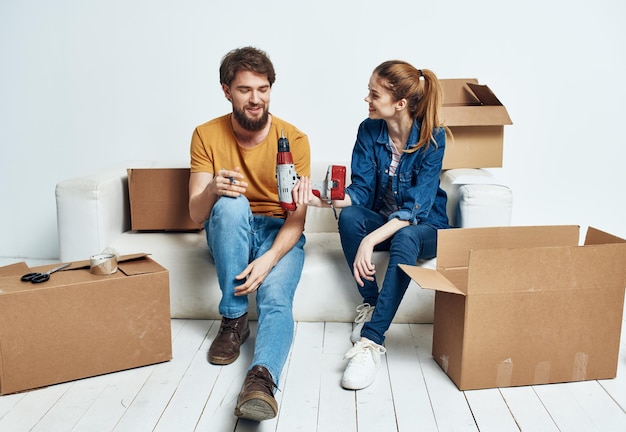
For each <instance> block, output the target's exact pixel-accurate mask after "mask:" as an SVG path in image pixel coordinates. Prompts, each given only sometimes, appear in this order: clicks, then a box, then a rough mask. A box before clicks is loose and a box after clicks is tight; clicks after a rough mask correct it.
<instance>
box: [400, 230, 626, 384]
mask: <svg viewBox="0 0 626 432" xmlns="http://www.w3.org/2000/svg"><path fill="white" fill-rule="evenodd" d="M579 238H580V237H579V228H578V227H577V226H546V227H502V228H468V229H449V230H440V231H439V241H438V256H437V269H436V270H432V269H430V270H429V269H424V268H419V267H414V266H402V269H403V270H404V271H405V272H406V273H407V274H408V275H409V276H410V277H411V278H412V279H413V280H415V281H416V282H417V284H418V285H419V286H421V287H422V288H427V289H434V290H436V291H437V292H436V294H435V317H434V326H433V348H432V352H433V358H434V359H435V361H436V362H437V363H439V365H440V366H441V368H442V369H443V370H444V371H445V372H446V373H447V374H448V376H449V377H450V378H451V379H452V381H454V383H455V384H456V385H457V387H458V388H459V389H460V390H470V389H481V388H493V387H510V386H521V385H533V384H546V383H558V382H568V381H583V380H591V379H606V378H614V377H615V376H616V373H617V361H618V354H619V345H620V332H621V324H622V314H623V306H624V287H625V286H626V241H625V240H623V239H621V238H618V237H615V236H612V235H610V234H607V233H604V232H602V231H599V230H596V229H594V228H589V229H588V231H587V236H586V240H585V244H584V245H583V246H578V241H579Z"/></svg>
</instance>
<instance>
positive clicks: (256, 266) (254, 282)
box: [235, 251, 274, 296]
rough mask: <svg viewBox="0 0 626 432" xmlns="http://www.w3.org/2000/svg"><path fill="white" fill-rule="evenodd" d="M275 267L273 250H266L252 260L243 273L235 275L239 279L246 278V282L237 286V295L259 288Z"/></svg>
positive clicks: (246, 293)
mask: <svg viewBox="0 0 626 432" xmlns="http://www.w3.org/2000/svg"><path fill="white" fill-rule="evenodd" d="M273 267H274V258H273V257H272V253H271V251H267V252H265V253H264V254H263V255H261V256H260V257H258V258H257V259H255V260H254V261H252V262H251V263H250V264H248V266H247V267H246V268H245V269H244V270H243V271H242V272H241V273H239V274H238V275H237V276H235V279H237V280H245V282H244V283H242V284H241V285H239V286H237V287H235V295H236V296H244V295H248V294H250V293H253V292H254V291H256V290H258V289H259V287H260V286H261V284H262V283H263V281H264V280H265V278H266V277H267V275H268V274H269V273H270V270H272V268H273Z"/></svg>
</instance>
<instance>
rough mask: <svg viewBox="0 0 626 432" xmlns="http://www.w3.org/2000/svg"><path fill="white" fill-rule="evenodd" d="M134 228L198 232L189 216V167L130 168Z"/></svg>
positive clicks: (131, 212) (132, 222) (139, 229)
mask: <svg viewBox="0 0 626 432" xmlns="http://www.w3.org/2000/svg"><path fill="white" fill-rule="evenodd" d="M127 171H128V196H129V200H130V221H131V229H133V230H136V231H197V230H200V229H202V225H198V224H196V223H195V222H194V221H192V220H191V217H190V216H189V168H130V169H128V170H127Z"/></svg>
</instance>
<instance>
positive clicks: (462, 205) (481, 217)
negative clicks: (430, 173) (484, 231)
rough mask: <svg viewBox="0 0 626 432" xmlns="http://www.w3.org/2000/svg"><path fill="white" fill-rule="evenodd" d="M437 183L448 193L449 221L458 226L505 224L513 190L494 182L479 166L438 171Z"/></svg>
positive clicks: (508, 222)
mask: <svg viewBox="0 0 626 432" xmlns="http://www.w3.org/2000/svg"><path fill="white" fill-rule="evenodd" d="M441 187H442V189H444V190H445V191H446V193H447V194H448V205H447V212H448V218H449V221H450V224H451V225H452V226H454V227H460V228H476V227H485V226H508V225H510V224H511V213H512V204H513V193H512V192H511V189H509V188H508V187H507V186H505V185H501V184H498V183H497V181H496V180H495V179H494V178H493V176H492V175H491V173H489V172H488V171H486V170H483V169H479V168H462V169H451V170H447V171H444V172H442V174H441Z"/></svg>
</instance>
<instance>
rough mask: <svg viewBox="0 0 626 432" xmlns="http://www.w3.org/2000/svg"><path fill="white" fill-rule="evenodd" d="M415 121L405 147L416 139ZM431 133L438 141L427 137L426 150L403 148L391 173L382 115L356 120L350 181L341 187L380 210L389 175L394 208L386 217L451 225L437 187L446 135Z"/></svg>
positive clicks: (356, 199) (436, 225)
mask: <svg viewBox="0 0 626 432" xmlns="http://www.w3.org/2000/svg"><path fill="white" fill-rule="evenodd" d="M420 126H421V122H420V121H419V120H415V122H413V127H412V129H411V133H410V134H409V139H408V140H407V143H411V144H410V145H409V146H408V147H411V146H414V145H415V144H416V143H417V141H418V140H419V133H420ZM433 136H434V138H435V141H436V142H437V145H434V144H433V143H432V142H431V143H430V146H429V147H428V149H427V150H426V151H424V150H418V151H415V152H413V153H404V154H403V155H402V158H401V159H400V164H399V165H398V168H397V169H396V175H395V176H393V177H390V176H389V165H390V164H391V155H392V153H391V147H390V144H389V132H388V130H387V123H386V122H385V121H384V120H372V119H366V120H364V121H363V122H362V123H361V124H360V125H359V131H358V134H357V138H356V143H355V144H354V149H353V150H352V165H351V169H352V182H351V184H350V186H348V187H347V188H346V193H348V195H350V198H351V200H352V204H353V205H360V206H364V207H367V208H369V209H371V210H373V211H376V212H377V211H379V210H380V208H381V206H382V205H383V202H384V198H385V192H386V187H387V182H388V181H389V178H391V179H392V181H393V184H392V188H393V192H394V195H395V196H396V203H397V205H398V211H396V212H394V213H392V214H391V215H390V216H389V220H391V219H392V218H398V219H400V220H407V221H409V222H410V223H411V224H418V223H420V224H426V225H429V226H432V227H433V228H436V229H443V228H450V226H449V225H448V216H447V214H446V201H447V195H446V193H445V191H444V190H443V189H441V188H440V187H439V175H440V173H441V164H442V161H443V153H444V150H445V147H446V134H445V131H444V130H443V129H442V128H439V129H435V130H433Z"/></svg>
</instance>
